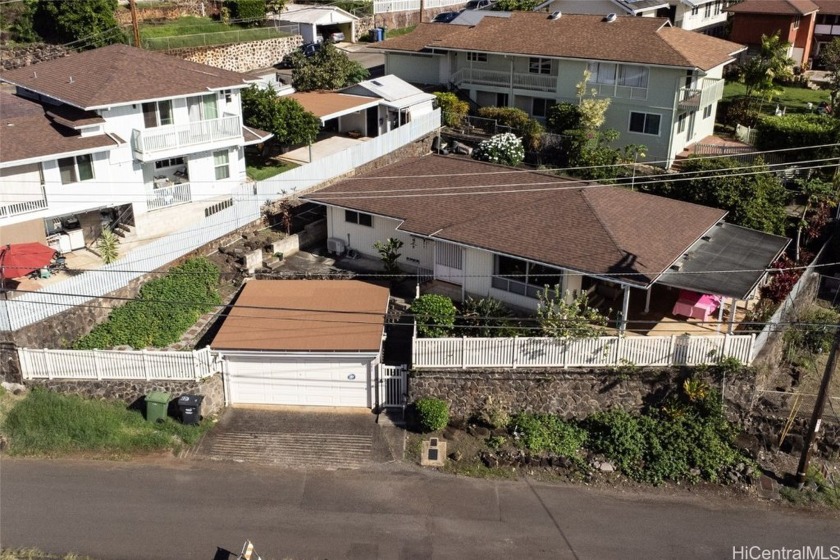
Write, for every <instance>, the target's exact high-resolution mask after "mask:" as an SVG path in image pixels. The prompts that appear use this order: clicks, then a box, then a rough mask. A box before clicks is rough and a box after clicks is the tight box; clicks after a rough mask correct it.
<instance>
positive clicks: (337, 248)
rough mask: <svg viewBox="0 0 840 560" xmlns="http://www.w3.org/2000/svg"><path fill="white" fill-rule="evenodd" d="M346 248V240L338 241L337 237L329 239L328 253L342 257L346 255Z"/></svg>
mask: <svg viewBox="0 0 840 560" xmlns="http://www.w3.org/2000/svg"><path fill="white" fill-rule="evenodd" d="M344 248H345V245H344V240H342V239H338V238H337V237H330V238H329V239H327V252H328V253H332V254H333V255H339V256H341V255H343V254H344Z"/></svg>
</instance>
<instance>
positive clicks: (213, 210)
mask: <svg viewBox="0 0 840 560" xmlns="http://www.w3.org/2000/svg"><path fill="white" fill-rule="evenodd" d="M231 206H233V199H232V198H229V199H227V200H223V201H221V202H217V203H216V204H214V205H212V206H208V207H207V208H205V209H204V217H205V218H209V217H210V216H212V215H213V214H218V213H219V212H221V211H222V210H224V209H225V208H230V207H231Z"/></svg>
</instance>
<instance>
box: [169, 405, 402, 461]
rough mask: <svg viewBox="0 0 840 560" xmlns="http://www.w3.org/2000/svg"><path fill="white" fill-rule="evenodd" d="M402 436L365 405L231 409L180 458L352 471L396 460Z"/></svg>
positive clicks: (399, 431) (399, 454) (400, 451)
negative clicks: (364, 407)
mask: <svg viewBox="0 0 840 560" xmlns="http://www.w3.org/2000/svg"><path fill="white" fill-rule="evenodd" d="M377 420H379V421H378V422H377ZM403 440H404V438H403V437H402V431H401V430H400V429H399V428H397V427H396V426H394V425H393V424H392V423H391V422H390V421H389V420H387V419H386V418H385V416H384V415H381V416H380V417H379V418H377V416H376V415H375V414H372V413H371V411H370V410H367V409H348V408H332V407H277V406H271V407H269V406H265V407H234V408H229V409H228V410H227V411H226V412H225V413H224V415H223V416H222V418H221V420H220V421H219V423H218V424H217V425H216V426H214V427H213V429H212V430H210V431H209V432H208V433H207V434H206V435H205V436H204V437H203V438H202V440H201V441H200V442H199V443H198V444H197V445H196V446H195V447H193V448H192V449H191V450H190V451H189V452H188V453H187V454H186V457H188V458H194V459H210V460H215V461H236V462H248V463H259V464H264V465H277V466H282V467H290V468H320V469H328V470H334V469H340V468H348V469H357V468H360V467H365V466H370V465H373V464H376V463H387V462H391V461H394V460H396V459H398V458H400V457H401V456H402V451H403Z"/></svg>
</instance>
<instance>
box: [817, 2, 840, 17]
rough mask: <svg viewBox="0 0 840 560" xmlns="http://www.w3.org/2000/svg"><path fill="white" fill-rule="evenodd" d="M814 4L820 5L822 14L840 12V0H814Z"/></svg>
mask: <svg viewBox="0 0 840 560" xmlns="http://www.w3.org/2000/svg"><path fill="white" fill-rule="evenodd" d="M814 4H816V5H817V6H819V8H820V13H821V14H829V15H837V14H840V0H814Z"/></svg>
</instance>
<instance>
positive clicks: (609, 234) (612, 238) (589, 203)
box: [580, 189, 628, 253]
mask: <svg viewBox="0 0 840 560" xmlns="http://www.w3.org/2000/svg"><path fill="white" fill-rule="evenodd" d="M588 191H589V189H581V190H580V196H581V197H582V198H583V201H584V202H585V203H586V205H587V206H588V207H589V209H590V210H592V215H593V216H595V219H596V220H598V223H599V224H601V227H603V228H604V232H605V233H606V234H607V237H609V238H610V241H612V243H613V245H615V248H616V249H617V250H618V252H619V253H628V251H625V250H624V249H623V248H622V247H621V244H619V242H618V240H617V239H616V238H615V236H614V235H613V232H612V231H611V230H610V228H609V227H608V226H607V224H606V223H605V222H604V220H602V219H601V215H600V214H599V213H598V210H597V208H595V206H594V205H593V204H592V201H591V200H590V199H589V192H588Z"/></svg>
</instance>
